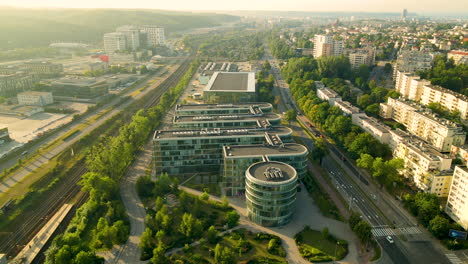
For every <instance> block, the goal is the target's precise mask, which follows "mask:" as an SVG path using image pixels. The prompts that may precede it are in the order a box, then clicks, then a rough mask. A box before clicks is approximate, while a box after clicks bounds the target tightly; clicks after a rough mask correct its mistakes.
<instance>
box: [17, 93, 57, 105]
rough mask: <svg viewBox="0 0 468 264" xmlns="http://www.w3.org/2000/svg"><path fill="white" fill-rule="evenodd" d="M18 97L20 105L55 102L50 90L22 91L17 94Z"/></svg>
mask: <svg viewBox="0 0 468 264" xmlns="http://www.w3.org/2000/svg"><path fill="white" fill-rule="evenodd" d="M17 98H18V104H20V105H36V106H45V105H49V104H53V103H54V98H53V97H52V93H49V92H35V91H28V92H22V93H19V94H18V95H17Z"/></svg>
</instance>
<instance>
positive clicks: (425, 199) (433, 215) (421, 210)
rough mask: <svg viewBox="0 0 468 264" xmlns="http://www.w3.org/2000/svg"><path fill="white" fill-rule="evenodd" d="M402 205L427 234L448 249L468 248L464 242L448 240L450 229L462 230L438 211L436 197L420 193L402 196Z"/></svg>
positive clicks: (438, 205)
mask: <svg viewBox="0 0 468 264" xmlns="http://www.w3.org/2000/svg"><path fill="white" fill-rule="evenodd" d="M403 204H404V206H405V207H406V208H407V209H408V210H409V211H410V212H411V213H412V214H413V215H414V216H416V217H417V218H418V221H419V222H420V223H421V224H422V225H423V226H425V227H426V228H427V229H428V230H429V232H431V233H432V234H433V235H434V236H435V237H437V238H439V239H442V240H443V243H444V244H445V245H446V246H447V247H448V248H449V249H461V248H466V247H467V246H468V243H466V241H456V240H451V239H450V238H449V236H448V234H449V230H450V229H455V230H463V228H462V227H461V226H460V225H459V224H457V223H455V222H453V221H452V220H450V218H449V217H448V216H447V215H446V214H444V213H443V212H442V211H441V210H440V208H441V204H440V200H439V198H438V197H437V195H435V194H432V193H422V192H420V193H417V194H415V195H411V194H406V195H404V196H403Z"/></svg>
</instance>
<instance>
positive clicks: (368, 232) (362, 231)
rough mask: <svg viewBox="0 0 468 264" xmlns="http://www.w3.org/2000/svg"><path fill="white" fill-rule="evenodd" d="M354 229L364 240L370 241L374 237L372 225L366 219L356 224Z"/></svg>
mask: <svg viewBox="0 0 468 264" xmlns="http://www.w3.org/2000/svg"><path fill="white" fill-rule="evenodd" d="M353 231H354V232H356V235H357V236H358V237H359V239H360V240H361V241H362V242H369V241H370V240H371V238H372V226H371V225H370V224H369V223H368V222H366V221H363V220H361V221H359V223H357V225H355V226H354V228H353Z"/></svg>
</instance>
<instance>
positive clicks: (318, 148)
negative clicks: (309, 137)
mask: <svg viewBox="0 0 468 264" xmlns="http://www.w3.org/2000/svg"><path fill="white" fill-rule="evenodd" d="M327 153H328V148H327V146H326V143H325V141H324V140H323V139H322V138H317V139H316V140H315V145H314V149H313V150H312V153H311V154H312V158H313V159H314V160H318V161H319V163H320V164H321V163H322V158H323V157H325V155H327Z"/></svg>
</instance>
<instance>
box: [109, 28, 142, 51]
mask: <svg viewBox="0 0 468 264" xmlns="http://www.w3.org/2000/svg"><path fill="white" fill-rule="evenodd" d="M115 31H116V32H118V33H122V34H124V35H125V44H126V45H125V47H126V49H129V50H137V49H138V48H140V47H141V46H142V45H141V44H142V43H141V41H140V30H139V29H138V27H136V26H132V25H125V26H121V27H118V28H117V29H116V30H115Z"/></svg>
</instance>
